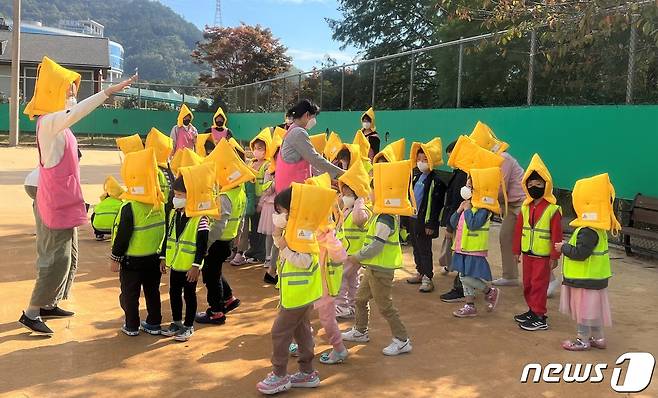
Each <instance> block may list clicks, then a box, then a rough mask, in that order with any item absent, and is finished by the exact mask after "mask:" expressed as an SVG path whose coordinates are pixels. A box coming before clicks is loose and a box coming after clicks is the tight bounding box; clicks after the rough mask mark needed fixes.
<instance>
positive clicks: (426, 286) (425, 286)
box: [418, 276, 434, 293]
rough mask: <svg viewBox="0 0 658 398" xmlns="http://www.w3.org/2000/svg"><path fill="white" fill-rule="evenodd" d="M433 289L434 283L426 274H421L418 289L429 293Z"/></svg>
mask: <svg viewBox="0 0 658 398" xmlns="http://www.w3.org/2000/svg"><path fill="white" fill-rule="evenodd" d="M433 290H434V283H433V282H432V280H431V279H430V278H428V277H426V276H423V281H422V282H421V284H420V287H419V288H418V291H419V292H421V293H430V292H431V291H433Z"/></svg>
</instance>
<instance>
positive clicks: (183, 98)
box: [144, 90, 185, 107]
mask: <svg viewBox="0 0 658 398" xmlns="http://www.w3.org/2000/svg"><path fill="white" fill-rule="evenodd" d="M181 91H183V90H181ZM144 102H146V101H144ZM183 103H185V91H183ZM144 107H146V104H144Z"/></svg>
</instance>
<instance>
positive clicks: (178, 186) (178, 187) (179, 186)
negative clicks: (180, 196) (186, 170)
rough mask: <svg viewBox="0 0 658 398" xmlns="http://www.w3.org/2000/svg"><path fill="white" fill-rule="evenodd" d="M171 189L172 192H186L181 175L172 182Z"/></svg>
mask: <svg viewBox="0 0 658 398" xmlns="http://www.w3.org/2000/svg"><path fill="white" fill-rule="evenodd" d="M171 189H173V190H174V191H178V192H187V189H186V188H185V181H184V180H183V176H182V175H179V176H178V177H177V178H176V179H175V180H174V183H173V184H171Z"/></svg>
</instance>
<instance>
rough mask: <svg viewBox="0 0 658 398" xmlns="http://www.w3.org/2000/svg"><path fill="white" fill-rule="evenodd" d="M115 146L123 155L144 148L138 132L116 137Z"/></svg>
mask: <svg viewBox="0 0 658 398" xmlns="http://www.w3.org/2000/svg"><path fill="white" fill-rule="evenodd" d="M116 142H117V147H119V149H120V150H121V152H123V154H124V155H127V154H129V153H131V152H137V151H141V150H143V149H144V144H143V143H142V138H141V137H140V136H139V134H133V135H129V136H128V137H121V138H117V139H116Z"/></svg>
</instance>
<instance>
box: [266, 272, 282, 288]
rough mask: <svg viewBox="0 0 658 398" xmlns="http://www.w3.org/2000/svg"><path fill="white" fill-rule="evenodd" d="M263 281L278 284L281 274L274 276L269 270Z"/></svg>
mask: <svg viewBox="0 0 658 398" xmlns="http://www.w3.org/2000/svg"><path fill="white" fill-rule="evenodd" d="M263 282H265V283H267V284H268V285H276V284H277V283H278V282H279V276H278V275H274V276H272V275H270V273H269V272H265V275H263Z"/></svg>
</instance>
